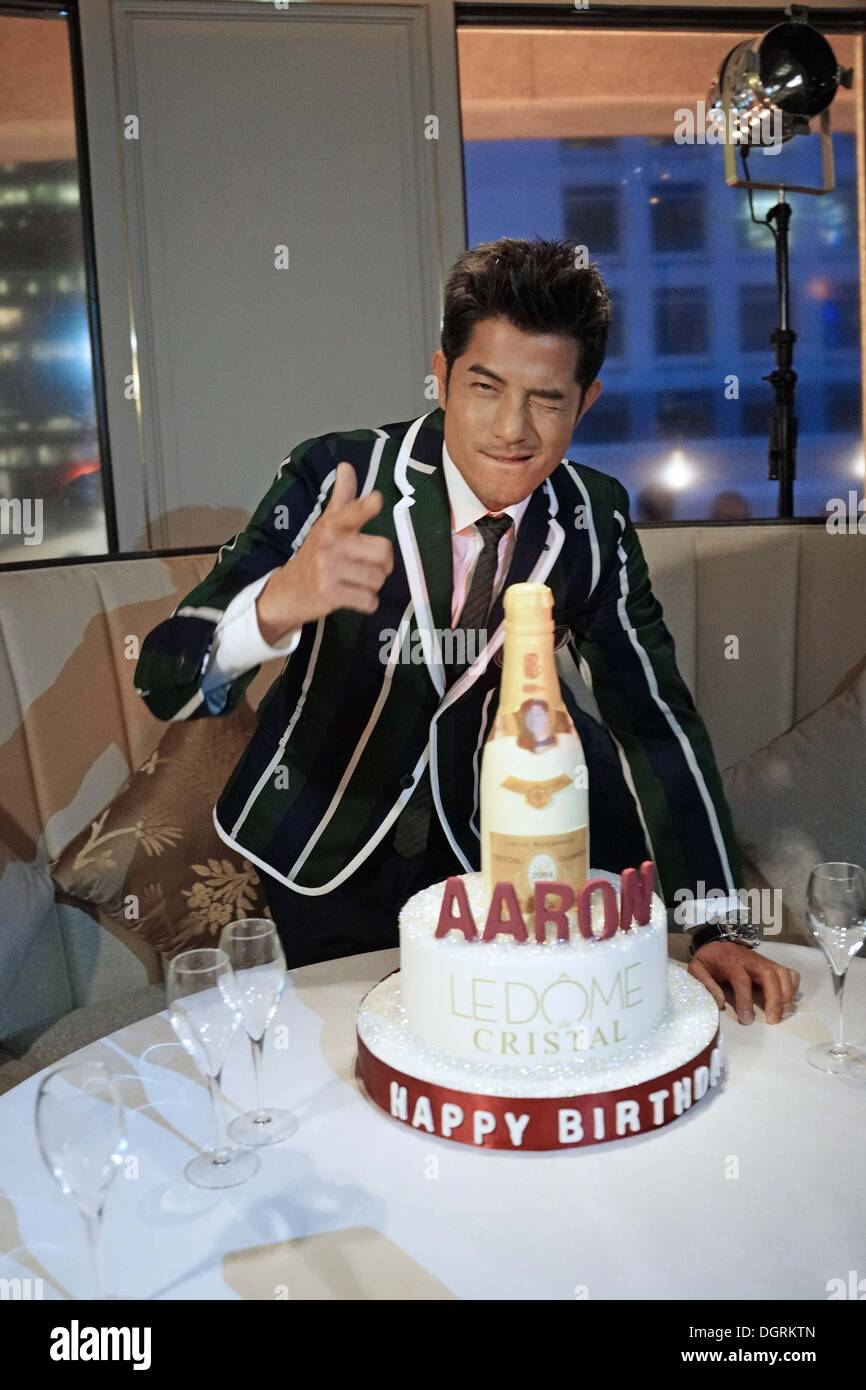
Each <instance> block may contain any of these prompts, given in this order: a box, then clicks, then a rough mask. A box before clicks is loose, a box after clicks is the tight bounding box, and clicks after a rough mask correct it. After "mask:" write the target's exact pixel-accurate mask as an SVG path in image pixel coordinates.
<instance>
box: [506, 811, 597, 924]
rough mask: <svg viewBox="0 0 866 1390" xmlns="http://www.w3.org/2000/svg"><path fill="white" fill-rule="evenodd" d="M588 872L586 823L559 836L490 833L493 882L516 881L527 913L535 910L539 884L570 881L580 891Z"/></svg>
mask: <svg viewBox="0 0 866 1390" xmlns="http://www.w3.org/2000/svg"><path fill="white" fill-rule="evenodd" d="M588 875H589V865H588V863H587V835H586V826H585V825H582V826H581V827H580V828H579V829H578V830H567V831H565V832H563V833H562V834H559V835H504V834H502V832H501V831H498V830H492V831H491V832H490V881H491V883H498V882H500V880H505V881H506V882H507V883H513V884H514V889H515V892H516V893H517V901H518V903H519V905H520V910H521V912H522V913H523V914H524V915H529V914H530V913H531V912H532V908H533V903H534V901H535V885H536V883H544V882H550V881H553V880H555V881H556V882H557V883H567V884H568V886H569V888H573V889H574V892H575V894H577V892H578V890H579V889H580V888H581V887H582V886H583V884H584V883H585V882H586V880H587V877H588Z"/></svg>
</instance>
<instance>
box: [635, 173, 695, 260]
mask: <svg viewBox="0 0 866 1390" xmlns="http://www.w3.org/2000/svg"><path fill="white" fill-rule="evenodd" d="M705 199H706V195H705V192H704V189H703V188H701V187H700V186H699V185H697V184H694V185H685V186H684V185H681V184H675V183H673V184H672V183H656V184H653V185H652V188H651V189H650V194H649V200H648V201H649V208H650V239H651V245H652V249H653V251H703V249H704V247H705V245H706V235H707V232H706V219H705V214H704V205H705Z"/></svg>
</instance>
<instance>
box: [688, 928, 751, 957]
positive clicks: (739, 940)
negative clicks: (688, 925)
mask: <svg viewBox="0 0 866 1390" xmlns="http://www.w3.org/2000/svg"><path fill="white" fill-rule="evenodd" d="M710 941H733V942H734V943H735V944H736V945H738V946H748V947H749V950H751V951H754V950H756V949H757V947H758V946H760V944H761V933H760V932H759V931H758V928H757V927H754V926H752V924H751V923H750V922H707V923H705V925H704V926H702V927H697V928H696V930H695V931H693V932H692V940H691V945H690V946H689V955H692V956H693V955H694V954H695V951H699V950H700V949H701V947H702V946H706V945H708V943H709V942H710Z"/></svg>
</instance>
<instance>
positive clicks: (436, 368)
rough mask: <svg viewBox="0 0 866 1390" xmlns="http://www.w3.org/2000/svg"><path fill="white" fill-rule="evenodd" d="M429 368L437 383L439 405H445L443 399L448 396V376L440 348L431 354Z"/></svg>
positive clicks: (446, 364)
mask: <svg viewBox="0 0 866 1390" xmlns="http://www.w3.org/2000/svg"><path fill="white" fill-rule="evenodd" d="M430 366H431V368H432V371H433V375H434V376H435V378H436V380H437V382H438V383H439V404H440V406H443V407H444V405H445V397H446V396H447V394H448V386H447V383H446V377H447V375H448V363H447V362H446V361H445V354H444V352H443V351H442V349H441V348H437V349H436V351H435V352H434V354H433V358H432V361H431V363H430Z"/></svg>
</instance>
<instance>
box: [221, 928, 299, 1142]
mask: <svg viewBox="0 0 866 1390" xmlns="http://www.w3.org/2000/svg"><path fill="white" fill-rule="evenodd" d="M220 946H221V947H222V949H223V950H224V951H225V953H226V955H227V956H228V958H229V960H230V961H231V963H232V969H233V970H234V976H235V980H236V982H237V995H238V1003H239V1007H240V1012H241V1018H242V1020H243V1025H244V1028H245V1029H246V1032H247V1036H248V1037H249V1040H250V1047H251V1048H252V1054H253V1066H254V1067H255V1073H256V1099H257V1109H256V1110H251V1111H250V1112H249V1113H248V1114H246V1115H239V1116H238V1117H237V1119H235V1120H232V1122H231V1124H230V1125H229V1133H230V1134H231V1136H232V1138H233V1139H236V1140H237V1142H238V1143H239V1144H245V1145H247V1146H248V1147H251V1148H260V1147H262V1146H264V1145H265V1144H278V1143H279V1142H280V1141H281V1140H282V1139H288V1138H289V1136H290V1135H292V1134H294V1133H295V1131H296V1130H297V1128H298V1120H297V1116H295V1115H293V1114H292V1112H291V1111H290V1110H276V1109H274V1108H273V1107H266V1106H265V1101H264V1082H263V1069H264V1052H265V1036H266V1034H267V1030H268V1028H269V1026H270V1024H271V1022H272V1021H273V1017H274V1014H275V1013H276V1011H277V1005H278V1004H279V1002H280V998H281V996H282V993H283V990H284V988H285V984H286V957H285V955H284V954H283V948H282V945H281V943H280V938H279V936H278V934H277V929H276V927H275V926H274V924H273V922H272V921H271V920H270V919H269V918H267V917H242V918H240V920H239V921H237V922H229V923H227V925H226V926H225V927H223V931H222V936H221V937H220Z"/></svg>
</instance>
